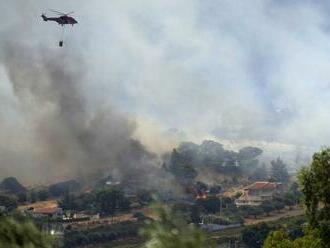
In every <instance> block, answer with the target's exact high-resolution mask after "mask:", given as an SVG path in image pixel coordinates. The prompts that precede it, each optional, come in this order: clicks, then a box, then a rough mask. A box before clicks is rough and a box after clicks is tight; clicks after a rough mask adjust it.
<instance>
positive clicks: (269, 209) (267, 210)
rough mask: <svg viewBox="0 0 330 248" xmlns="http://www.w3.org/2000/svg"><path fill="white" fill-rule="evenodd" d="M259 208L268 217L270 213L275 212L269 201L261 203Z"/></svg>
mask: <svg viewBox="0 0 330 248" xmlns="http://www.w3.org/2000/svg"><path fill="white" fill-rule="evenodd" d="M260 207H261V208H262V210H263V211H264V212H265V213H266V214H267V215H269V213H270V212H272V211H274V210H275V207H274V205H273V203H272V202H270V201H265V202H263V203H262V204H261V205H260Z"/></svg>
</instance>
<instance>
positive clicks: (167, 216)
mask: <svg viewBox="0 0 330 248" xmlns="http://www.w3.org/2000/svg"><path fill="white" fill-rule="evenodd" d="M155 211H156V213H157V215H158V218H157V220H156V221H152V222H149V223H148V224H147V227H146V228H145V229H143V230H142V232H141V233H142V234H143V235H144V236H146V237H147V239H148V240H147V242H146V243H145V245H144V247H145V248H205V247H208V246H207V244H206V237H205V235H204V234H203V233H202V232H201V230H200V229H198V228H197V227H196V226H195V225H193V224H187V223H186V222H185V221H184V219H182V218H181V217H180V214H178V213H177V212H175V211H173V210H172V209H170V208H167V207H162V206H160V205H158V206H156V207H155Z"/></svg>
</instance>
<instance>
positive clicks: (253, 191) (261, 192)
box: [235, 182, 282, 207]
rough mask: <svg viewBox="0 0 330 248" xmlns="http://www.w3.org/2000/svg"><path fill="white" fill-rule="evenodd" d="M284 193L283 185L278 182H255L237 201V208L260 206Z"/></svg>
mask: <svg viewBox="0 0 330 248" xmlns="http://www.w3.org/2000/svg"><path fill="white" fill-rule="evenodd" d="M281 192H282V184H281V183H276V182H255V183H253V184H251V185H249V186H247V187H245V188H244V189H243V194H242V195H241V196H240V197H239V198H238V199H237V200H235V204H236V206H237V207H240V206H259V205H260V204H261V203H263V202H264V201H268V200H272V199H273V197H274V196H275V195H277V194H280V193H281Z"/></svg>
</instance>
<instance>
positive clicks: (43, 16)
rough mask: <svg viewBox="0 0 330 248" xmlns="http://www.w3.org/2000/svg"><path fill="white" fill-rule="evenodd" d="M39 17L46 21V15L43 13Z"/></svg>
mask: <svg viewBox="0 0 330 248" xmlns="http://www.w3.org/2000/svg"><path fill="white" fill-rule="evenodd" d="M41 17H42V19H43V20H44V21H45V22H46V21H48V18H47V16H45V15H44V14H42V15H41Z"/></svg>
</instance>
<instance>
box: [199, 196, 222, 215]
mask: <svg viewBox="0 0 330 248" xmlns="http://www.w3.org/2000/svg"><path fill="white" fill-rule="evenodd" d="M197 205H199V206H201V207H202V208H203V209H204V211H205V212H207V213H216V212H219V210H220V200H219V198H218V197H214V196H211V197H207V198H206V199H198V200H197Z"/></svg>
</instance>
